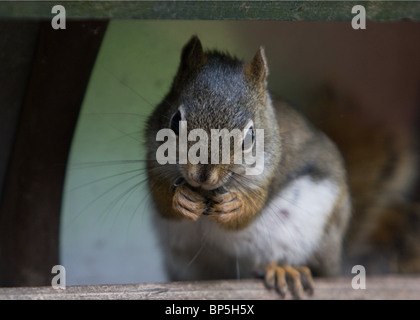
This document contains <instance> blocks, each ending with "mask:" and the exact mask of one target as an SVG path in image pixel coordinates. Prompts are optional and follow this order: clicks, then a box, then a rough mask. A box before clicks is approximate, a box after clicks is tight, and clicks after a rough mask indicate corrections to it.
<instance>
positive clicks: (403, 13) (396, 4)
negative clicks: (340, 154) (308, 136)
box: [0, 1, 420, 21]
mask: <svg viewBox="0 0 420 320" xmlns="http://www.w3.org/2000/svg"><path fill="white" fill-rule="evenodd" d="M56 4H57V3H56V2H54V1H25V2H19V1H17V2H15V1H14V2H9V1H8V2H0V17H13V18H45V19H51V18H52V17H53V16H54V15H53V14H51V8H52V7H53V6H54V5H56ZM63 4H64V6H65V8H66V15H67V17H68V18H85V19H86V18H101V19H211V20H220V19H247V20H286V21H350V20H351V19H352V18H353V16H354V15H353V14H352V13H351V8H352V7H353V6H354V5H355V3H354V2H352V1H66V2H65V3H63ZM357 4H362V5H363V6H365V9H366V12H367V19H368V20H370V21H378V20H381V21H395V20H403V19H409V20H420V2H418V1H370V2H367V1H360V2H358V3H357Z"/></svg>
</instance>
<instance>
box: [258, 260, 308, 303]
mask: <svg viewBox="0 0 420 320" xmlns="http://www.w3.org/2000/svg"><path fill="white" fill-rule="evenodd" d="M264 282H265V285H266V286H267V288H269V289H273V288H274V289H275V290H276V291H277V292H278V293H279V294H280V296H281V297H282V298H284V297H285V295H286V292H287V290H289V291H290V293H291V294H292V297H293V298H294V299H301V298H302V296H303V292H304V291H306V293H307V294H308V295H312V294H313V293H314V285H313V280H312V275H311V271H310V269H309V268H308V267H303V266H302V267H291V266H289V265H281V266H279V265H278V264H277V263H276V262H272V263H270V264H269V265H268V266H267V267H266V269H265V277H264Z"/></svg>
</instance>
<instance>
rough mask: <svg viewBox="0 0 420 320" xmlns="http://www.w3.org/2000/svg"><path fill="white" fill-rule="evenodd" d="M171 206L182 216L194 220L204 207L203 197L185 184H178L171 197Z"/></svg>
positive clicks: (202, 211)
mask: <svg viewBox="0 0 420 320" xmlns="http://www.w3.org/2000/svg"><path fill="white" fill-rule="evenodd" d="M172 208H173V209H174V210H175V211H176V212H178V213H179V214H181V215H182V216H183V217H184V218H187V219H189V220H192V221H196V220H197V219H198V218H199V217H200V215H201V214H203V213H204V211H205V209H206V204H205V203H204V198H203V197H202V196H201V195H199V194H198V193H196V192H193V191H192V190H191V189H189V188H188V187H187V186H185V185H179V186H178V187H177V188H176V189H175V191H174V196H173V199H172Z"/></svg>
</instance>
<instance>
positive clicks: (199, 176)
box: [188, 165, 219, 189]
mask: <svg viewBox="0 0 420 320" xmlns="http://www.w3.org/2000/svg"><path fill="white" fill-rule="evenodd" d="M188 178H190V180H192V181H193V182H194V183H193V185H194V184H196V185H199V186H201V187H203V188H205V189H211V187H212V186H215V185H216V184H217V183H218V181H219V179H218V175H217V172H216V170H211V168H210V167H209V166H206V165H201V166H194V167H193V168H191V170H189V172H188Z"/></svg>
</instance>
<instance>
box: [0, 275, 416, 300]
mask: <svg viewBox="0 0 420 320" xmlns="http://www.w3.org/2000/svg"><path fill="white" fill-rule="evenodd" d="M351 280H352V279H351V278H335V279H332V278H330V279H315V294H314V295H313V296H312V297H305V298H306V299H315V300H343V299H345V300H394V299H411V300H418V299H420V276H394V275H389V276H382V277H368V278H367V280H366V289H365V290H355V289H353V288H352V286H351ZM290 298H291V297H290V295H287V296H286V299H290ZM0 299H1V300H15V299H19V300H114V299H124V300H144V299H146V300H147V299H150V300H166V299H173V300H192V299H194V300H242V299H251V300H261V299H263V300H273V299H279V296H278V295H277V294H276V293H275V292H274V291H269V290H267V289H266V288H265V287H264V285H263V283H262V281H259V280H230V281H202V282H174V283H143V284H129V285H98V286H70V287H67V288H66V289H65V290H58V289H53V288H52V287H19V288H0Z"/></svg>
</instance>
